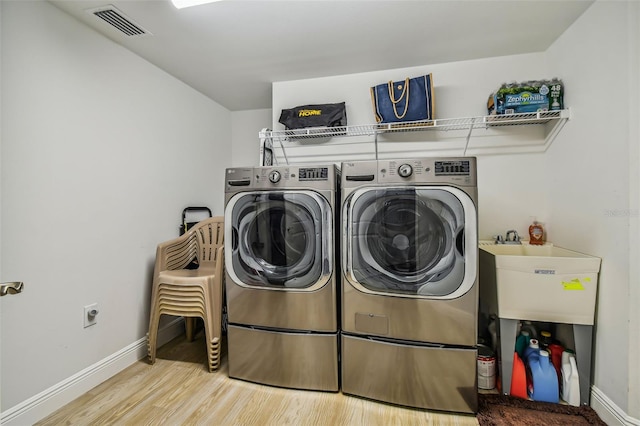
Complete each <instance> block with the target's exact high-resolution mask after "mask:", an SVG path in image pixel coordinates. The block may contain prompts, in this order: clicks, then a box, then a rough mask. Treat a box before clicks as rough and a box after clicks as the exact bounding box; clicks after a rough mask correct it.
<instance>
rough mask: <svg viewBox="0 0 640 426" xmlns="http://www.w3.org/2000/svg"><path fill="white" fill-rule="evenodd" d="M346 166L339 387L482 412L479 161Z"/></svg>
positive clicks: (378, 396)
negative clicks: (479, 385) (479, 391)
mask: <svg viewBox="0 0 640 426" xmlns="http://www.w3.org/2000/svg"><path fill="white" fill-rule="evenodd" d="M341 170H342V230H343V236H342V255H343V259H342V274H343V278H342V301H341V303H342V334H341V353H342V358H341V376H342V391H343V392H344V393H347V394H353V395H358V396H362V397H366V398H370V399H374V400H379V401H385V402H389V403H393V404H399V405H405V406H411V407H417V408H426V409H435V410H445V411H455V412H466V413H474V412H476V411H477V405H478V402H477V310H478V308H477V306H478V292H477V275H478V248H477V247H478V246H477V240H478V237H477V185H476V160H475V158H471V157H464V158H425V159H411V160H409V159H408V160H380V161H363V162H348V163H342V167H341Z"/></svg>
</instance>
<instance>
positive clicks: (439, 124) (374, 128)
mask: <svg viewBox="0 0 640 426" xmlns="http://www.w3.org/2000/svg"><path fill="white" fill-rule="evenodd" d="M569 117H570V112H569V110H567V109H563V110H558V111H540V112H532V113H521V114H508V115H486V116H479V117H464V118H444V119H436V120H425V121H410V122H405V123H386V124H364V125H354V126H342V127H309V128H304V129H295V130H263V131H261V132H260V137H261V138H273V139H279V140H299V139H314V138H327V137H349V136H376V135H379V134H385V133H399V132H416V131H434V130H437V131H449V130H472V129H488V128H492V127H501V126H521V125H528V124H545V123H548V122H550V121H554V120H567V119H569Z"/></svg>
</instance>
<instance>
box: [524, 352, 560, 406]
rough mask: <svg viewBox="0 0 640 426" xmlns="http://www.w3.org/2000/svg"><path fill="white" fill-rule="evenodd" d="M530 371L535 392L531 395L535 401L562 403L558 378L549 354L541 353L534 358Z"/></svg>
mask: <svg viewBox="0 0 640 426" xmlns="http://www.w3.org/2000/svg"><path fill="white" fill-rule="evenodd" d="M528 365H529V369H530V371H531V377H532V382H533V392H532V393H531V394H530V395H529V396H530V397H531V399H533V400H534V401H545V402H553V403H556V404H557V403H558V402H560V396H559V394H558V376H557V375H556V370H555V368H553V364H551V361H550V360H549V352H547V351H540V355H539V356H537V357H535V356H532V357H531V358H530V362H529V364H528Z"/></svg>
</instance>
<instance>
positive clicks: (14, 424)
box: [0, 318, 184, 426]
mask: <svg viewBox="0 0 640 426" xmlns="http://www.w3.org/2000/svg"><path fill="white" fill-rule="evenodd" d="M183 332H184V319H183V318H176V319H174V320H173V321H171V322H170V323H168V324H167V325H166V326H165V327H163V328H162V329H160V330H158V346H162V345H164V344H165V343H167V342H169V341H170V340H171V339H173V338H175V337H177V336H179V335H180V334H181V333H183ZM146 356H147V337H146V336H145V337H143V338H142V339H139V340H138V341H136V342H134V343H132V344H130V345H129V346H127V347H125V348H123V349H121V350H120V351H118V352H116V353H114V354H112V355H110V356H108V357H106V358H104V359H103V360H101V361H98V362H97V363H95V364H93V365H91V366H89V367H87V368H85V369H84V370H82V371H80V372H78V373H77V374H75V375H73V376H71V377H69V378H67V379H65V380H63V381H62V382H60V383H57V384H55V385H53V386H51V387H50V388H49V389H46V390H45V391H43V392H40V393H39V394H37V395H35V396H33V397H31V398H29V399H27V400H26V401H23V402H21V403H20V404H18V405H16V406H14V407H11V408H10V409H8V410H6V411H3V412H2V413H0V425H3V426H4V425H6V426H23V425H32V424H34V423H35V422H37V421H38V420H41V419H43V418H45V417H47V416H48V415H49V414H51V413H53V412H54V411H56V410H58V409H59V408H61V407H63V406H65V405H66V404H68V403H70V402H71V401H73V400H74V399H76V398H78V397H79V396H81V395H82V394H84V393H86V392H88V391H90V390H91V389H93V388H94V387H96V386H98V385H99V384H100V383H102V382H104V381H105V380H107V379H109V378H110V377H113V376H114V375H116V374H117V373H119V372H120V371H122V370H124V369H125V368H127V367H129V366H130V365H131V364H133V363H135V362H137V361H138V360H140V359H142V358H145V357H146Z"/></svg>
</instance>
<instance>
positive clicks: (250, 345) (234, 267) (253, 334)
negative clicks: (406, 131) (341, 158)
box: [225, 165, 339, 391]
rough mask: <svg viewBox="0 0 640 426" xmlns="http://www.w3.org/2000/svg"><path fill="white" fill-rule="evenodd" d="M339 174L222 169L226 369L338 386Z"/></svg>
mask: <svg viewBox="0 0 640 426" xmlns="http://www.w3.org/2000/svg"><path fill="white" fill-rule="evenodd" d="M338 179H339V175H338V169H337V168H336V167H335V166H333V165H331V166H329V165H321V166H307V167H302V166H299V167H296V166H289V167H257V168H241V169H227V182H226V198H225V239H226V241H225V266H226V278H227V279H226V286H225V288H226V291H227V312H228V321H229V330H228V343H229V374H230V376H231V377H236V378H241V379H244V380H249V381H254V382H258V383H264V384H270V385H275V386H284V387H291V388H300V389H315V390H330V391H337V390H338V369H337V365H338V351H337V348H338V306H337V285H336V282H337V281H336V277H337V276H339V274H336V271H337V268H336V265H337V260H338V259H336V255H335V243H336V238H335V231H334V227H335V223H336V214H337V212H336V206H337V204H338V200H337V198H336V197H337V194H338V191H337V188H338ZM283 345H285V346H286V348H287V350H286V352H287V354H286V356H283V353H282V351H274V350H272V349H273V348H276V347H278V348H281V349H282V348H284V347H285V346H283ZM269 348H271V349H269ZM310 348H314V349H313V350H310ZM247 354H260V356H256V357H253V355H252V356H251V357H249V358H248V357H247ZM314 354H315V355H314ZM327 354H333V355H332V356H329V357H327ZM298 358H300V359H302V358H304V360H305V362H292V361H291V360H292V359H298ZM309 365H314V366H315V367H314V368H308V367H309Z"/></svg>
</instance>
